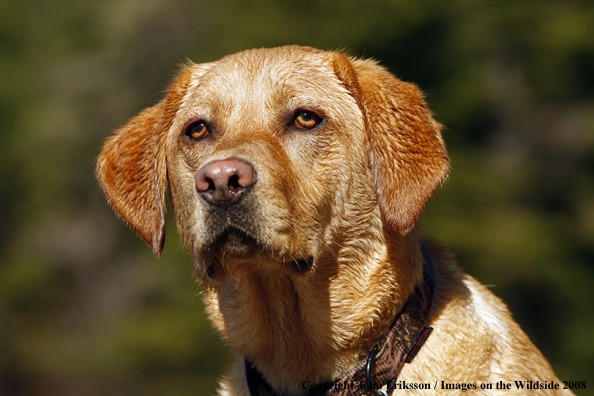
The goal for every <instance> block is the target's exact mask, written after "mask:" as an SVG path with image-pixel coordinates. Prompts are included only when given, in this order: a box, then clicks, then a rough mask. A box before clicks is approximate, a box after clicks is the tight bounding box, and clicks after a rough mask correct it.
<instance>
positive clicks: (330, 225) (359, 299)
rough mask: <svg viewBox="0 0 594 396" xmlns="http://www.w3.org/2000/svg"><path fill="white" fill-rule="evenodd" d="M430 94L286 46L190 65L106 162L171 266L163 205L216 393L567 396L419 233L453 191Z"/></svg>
mask: <svg viewBox="0 0 594 396" xmlns="http://www.w3.org/2000/svg"><path fill="white" fill-rule="evenodd" d="M441 129H442V126H441V125H440V124H439V123H438V122H436V121H435V120H434V118H433V116H432V113H431V111H430V110H429V109H428V107H427V105H426V103H425V101H424V98H423V95H422V93H421V91H420V90H419V89H418V88H417V87H416V86H415V85H413V84H410V83H406V82H402V81H400V80H398V79H397V78H396V77H394V76H393V75H391V74H390V73H389V72H388V71H387V70H386V69H384V68H383V67H381V66H380V65H378V63H377V62H375V61H373V60H363V59H356V58H353V57H350V56H348V55H346V54H344V53H341V52H325V51H320V50H316V49H313V48H308V47H298V46H286V47H280V48H272V49H255V50H248V51H244V52H240V53H237V54H234V55H229V56H226V57H224V58H222V59H221V60H218V61H216V62H212V63H206V64H189V65H187V66H185V67H184V68H183V71H182V72H181V73H180V74H179V76H178V77H177V78H176V80H175V82H174V83H173V84H172V85H171V86H170V88H169V89H168V90H167V94H166V97H165V98H164V99H163V100H162V101H160V102H159V103H158V104H157V105H155V106H154V107H151V108H147V109H145V110H143V111H142V112H141V113H140V114H139V115H138V116H136V117H135V118H133V119H131V120H130V121H129V122H128V124H126V125H125V126H123V127H122V128H121V129H119V130H117V131H116V132H115V134H114V135H113V136H112V137H110V138H109V139H108V140H107V141H106V143H105V144H104V146H103V149H102V152H101V154H100V156H99V158H98V162H97V175H98V179H99V182H100V185H101V186H102V188H103V191H104V192H105V194H106V196H107V199H108V201H109V202H110V204H111V205H112V206H113V208H114V209H115V211H116V212H117V214H119V216H120V217H121V218H122V219H124V220H125V222H126V223H127V224H128V225H129V226H130V227H132V228H133V229H134V230H135V231H136V232H137V233H138V234H139V235H140V236H141V237H142V238H143V239H144V240H145V241H146V242H147V243H148V244H149V245H150V246H151V247H152V249H153V251H154V252H155V254H156V255H158V256H159V255H160V254H161V251H162V248H163V242H164V237H165V208H166V196H167V195H168V194H167V191H168V192H169V196H170V201H171V204H172V207H173V211H174V214H175V218H176V222H177V226H178V229H179V232H180V235H181V237H182V239H183V241H184V243H185V245H186V246H187V247H188V249H189V250H190V252H191V253H192V255H193V257H194V260H195V268H196V276H197V278H198V279H199V280H200V282H201V285H202V290H203V297H204V301H205V306H206V310H207V313H208V316H209V318H210V320H211V321H212V323H213V324H214V326H215V328H216V329H217V330H218V331H219V332H220V333H221V334H222V336H223V338H224V339H225V340H226V342H227V343H228V344H229V345H230V346H231V347H232V348H233V350H234V351H235V361H234V363H233V364H232V366H231V367H230V370H229V372H228V373H227V374H226V375H225V376H224V378H223V380H222V381H221V388H220V393H221V394H222V395H244V396H248V395H252V396H255V395H322V394H328V395H336V394H345V395H350V394H353V395H359V394H361V395H363V394H373V395H380V394H381V395H386V394H391V393H392V392H393V391H394V389H396V390H398V389H406V390H408V391H409V392H411V393H410V394H433V393H435V392H436V391H437V392H438V393H441V392H468V393H476V394H492V393H496V392H498V390H501V391H502V392H509V390H510V389H511V390H513V391H514V392H515V393H516V394H518V393H529V394H572V393H571V392H570V391H569V390H566V389H564V384H563V383H562V382H560V381H559V379H557V377H556V376H555V374H554V373H553V371H552V369H551V367H550V365H549V364H548V362H547V361H546V359H545V358H544V357H543V355H542V354H541V353H540V352H539V351H538V349H537V348H536V347H535V346H534V345H533V344H532V343H531V341H530V340H529V338H528V337H527V336H526V335H525V334H524V333H523V332H522V330H521V329H520V327H519V326H518V325H517V324H516V323H515V322H514V321H513V320H512V317H511V314H510V313H509V311H508V310H507V308H506V306H505V305H504V303H503V302H502V301H500V300H499V299H498V298H497V297H495V296H494V295H493V294H492V293H491V292H490V291H488V290H487V289H486V288H485V287H484V286H482V285H481V284H479V283H478V282H477V281H476V280H474V279H473V278H472V277H470V276H468V275H466V274H464V273H463V272H462V271H461V269H460V268H459V267H458V266H457V264H456V263H455V261H454V259H453V258H452V256H451V255H450V254H449V253H448V252H447V251H446V250H445V249H444V248H443V247H442V246H440V245H439V244H438V243H437V242H435V241H433V240H429V239H423V240H421V239H420V237H419V232H418V227H417V226H416V224H417V221H418V219H419V216H420V215H421V213H422V212H423V209H424V207H425V205H426V203H427V202H428V201H429V200H430V199H431V198H432V197H433V195H434V193H435V191H436V189H438V188H439V187H440V185H441V184H442V183H443V181H444V180H445V179H446V178H447V176H448V172H449V160H448V155H447V152H446V148H445V144H444V140H443V138H442V135H441Z"/></svg>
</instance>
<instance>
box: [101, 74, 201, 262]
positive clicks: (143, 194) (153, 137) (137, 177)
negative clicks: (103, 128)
mask: <svg viewBox="0 0 594 396" xmlns="http://www.w3.org/2000/svg"><path fill="white" fill-rule="evenodd" d="M190 76H191V73H190V72H189V70H187V71H186V72H184V73H183V74H182V75H181V76H180V77H179V78H178V79H177V81H176V82H175V83H174V84H173V85H172V86H171V88H170V89H169V92H168V95H167V96H166V97H165V98H164V99H163V100H162V101H161V102H159V103H158V104H157V105H155V106H153V107H150V108H147V109H145V110H143V111H142V112H141V113H140V114H139V115H137V116H136V117H134V118H133V119H132V120H130V121H129V122H128V124H126V125H125V126H123V127H122V128H120V129H119V130H117V131H116V133H115V134H114V136H112V137H110V138H109V139H108V140H107V141H106V142H105V144H104V145H103V150H102V151H101V154H100V155H99V158H98V160H97V178H98V179H99V183H100V184H101V187H102V188H103V191H104V192H105V195H106V196H107V199H108V201H109V202H110V203H111V205H112V206H113V208H114V209H115V211H116V212H117V213H118V215H119V216H120V217H122V219H124V221H125V222H126V223H127V224H128V225H129V226H130V227H132V228H133V229H134V231H136V232H137V233H138V234H139V235H140V236H141V237H142V238H143V239H144V240H145V241H146V242H147V243H148V244H149V245H150V246H151V247H152V248H153V252H155V254H156V255H157V256H160V255H161V251H162V250H163V244H164V242H165V208H166V202H165V192H166V190H167V169H166V163H165V151H164V145H165V136H166V134H167V131H168V130H169V128H170V127H171V123H172V122H173V118H174V117H175V114H176V112H177V110H178V109H179V106H180V103H181V100H182V98H183V95H184V93H185V87H186V85H187V82H188V81H189V79H190Z"/></svg>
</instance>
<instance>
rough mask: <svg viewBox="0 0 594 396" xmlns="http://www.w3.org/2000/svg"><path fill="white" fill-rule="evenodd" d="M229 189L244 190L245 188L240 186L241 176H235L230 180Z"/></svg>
mask: <svg viewBox="0 0 594 396" xmlns="http://www.w3.org/2000/svg"><path fill="white" fill-rule="evenodd" d="M229 187H231V188H234V189H238V188H243V186H241V185H240V184H239V176H238V175H233V176H231V177H230V178H229Z"/></svg>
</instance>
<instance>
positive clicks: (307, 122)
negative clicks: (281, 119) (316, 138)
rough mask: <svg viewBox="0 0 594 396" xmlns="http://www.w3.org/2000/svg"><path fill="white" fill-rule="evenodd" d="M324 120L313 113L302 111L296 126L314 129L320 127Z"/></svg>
mask: <svg viewBox="0 0 594 396" xmlns="http://www.w3.org/2000/svg"><path fill="white" fill-rule="evenodd" d="M321 121H322V119H321V118H320V117H319V116H318V115H317V114H316V113H314V112H313V111H307V110H301V111H299V112H297V116H296V117H295V126H296V127H297V128H302V129H312V128H314V127H315V126H316V125H318V124H319V123H320V122H321Z"/></svg>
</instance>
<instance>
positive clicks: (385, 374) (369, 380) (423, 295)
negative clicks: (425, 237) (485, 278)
mask: <svg viewBox="0 0 594 396" xmlns="http://www.w3.org/2000/svg"><path fill="white" fill-rule="evenodd" d="M421 251H422V253H423V258H424V264H423V283H422V284H420V285H417V286H415V291H414V293H413V294H412V295H411V296H410V297H409V299H408V300H407V301H406V303H405V304H404V307H403V308H402V311H401V312H400V313H399V314H398V316H396V318H395V320H394V324H393V325H392V328H391V329H390V331H389V332H388V334H387V335H386V336H385V337H384V338H383V339H382V340H381V341H380V342H379V343H378V344H377V346H376V347H375V348H374V349H373V350H372V351H371V352H370V353H369V356H368V357H367V359H366V360H365V361H362V362H360V363H359V364H358V365H356V366H355V367H354V368H352V369H351V370H349V371H348V372H347V373H346V374H345V375H344V376H343V377H342V378H339V379H336V380H334V381H330V382H326V383H324V384H319V385H318V386H316V387H314V388H311V389H309V391H308V393H307V395H308V396H322V395H324V396H338V395H340V396H359V395H363V394H365V392H371V393H372V394H374V395H375V396H378V395H380V393H382V394H386V393H385V392H383V391H378V390H379V389H380V388H381V387H385V386H386V385H388V388H390V384H395V382H396V379H397V378H398V374H400V371H401V370H402V367H403V366H404V364H405V363H410V362H411V361H412V360H413V359H414V357H415V356H416V355H417V353H418V352H419V350H420V349H421V347H422V346H423V344H424V343H425V341H426V340H427V338H428V337H429V335H430V334H431V331H432V330H433V328H432V327H425V324H426V322H427V317H428V315H429V309H430V308H431V302H432V300H433V291H434V288H435V276H434V273H433V262H432V261H431V257H430V256H429V253H428V252H427V250H426V249H425V247H424V246H423V245H422V244H421ZM245 374H246V380H247V385H248V389H249V392H250V395H251V396H260V390H261V389H262V390H265V391H266V392H267V393H268V395H270V396H282V394H278V393H276V392H275V390H274V389H273V388H272V386H271V385H270V384H269V383H268V382H267V381H266V380H265V379H264V377H263V376H262V374H261V373H260V372H259V371H258V370H257V369H256V368H255V367H254V366H253V365H252V363H251V362H250V361H248V360H247V359H246V360H245ZM392 389H393V387H392Z"/></svg>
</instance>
